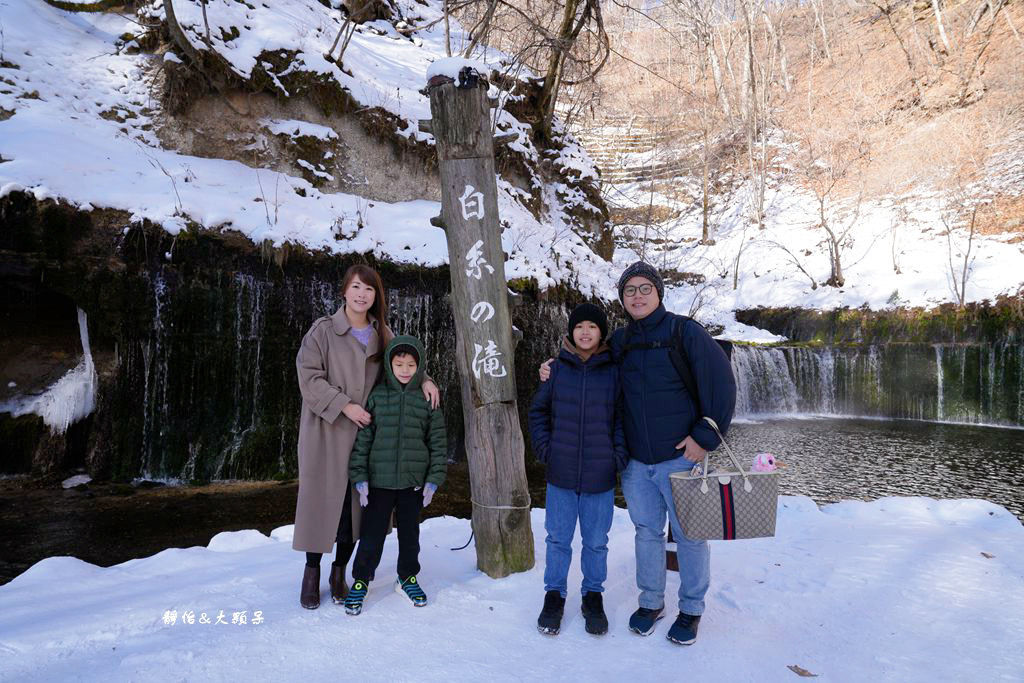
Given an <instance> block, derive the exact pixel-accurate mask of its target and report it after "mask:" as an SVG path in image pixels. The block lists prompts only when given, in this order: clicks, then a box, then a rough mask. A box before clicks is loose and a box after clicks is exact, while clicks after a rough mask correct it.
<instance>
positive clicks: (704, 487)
mask: <svg viewBox="0 0 1024 683" xmlns="http://www.w3.org/2000/svg"><path fill="white" fill-rule="evenodd" d="M704 420H705V421H706V422H707V423H708V424H709V425H711V428H712V429H714V430H715V434H717V435H718V438H719V439H721V441H722V445H723V446H725V452H726V453H727V454H728V455H729V459H730V460H732V464H733V465H735V466H736V469H737V470H738V471H739V473H740V476H741V477H743V490H744V491H746V492H747V493H750V491H751V490H752V489H753V488H754V487H753V486H751V484H750V479H748V478H747V473H746V472H744V471H743V465H741V464H740V461H739V458H737V457H736V454H735V453H733V450H732V448H731V447H730V446H729V442H728V441H726V440H725V437H724V436H722V432H721V431H719V429H718V424H717V423H716V422H715V421H714V420H712V419H711V418H710V417H708V416H707V415H705V416H704ZM709 460H710V455H709V453H708V452H707V451H705V453H704V466H703V468H702V469H703V471H702V472H701V482H700V492H701V493H707V492H708V464H709V463H708V461H709Z"/></svg>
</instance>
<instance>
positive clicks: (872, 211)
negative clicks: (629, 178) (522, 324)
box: [606, 175, 1024, 341]
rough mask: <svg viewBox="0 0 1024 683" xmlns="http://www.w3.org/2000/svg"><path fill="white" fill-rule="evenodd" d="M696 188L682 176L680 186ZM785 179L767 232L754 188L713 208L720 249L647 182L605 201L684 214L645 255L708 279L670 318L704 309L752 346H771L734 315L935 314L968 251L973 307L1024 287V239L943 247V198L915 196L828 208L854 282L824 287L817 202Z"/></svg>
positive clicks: (693, 208) (769, 206)
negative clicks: (757, 220) (756, 212)
mask: <svg viewBox="0 0 1024 683" xmlns="http://www.w3.org/2000/svg"><path fill="white" fill-rule="evenodd" d="M688 181H689V179H686V178H680V179H678V184H679V185H680V186H684V185H685V184H686V183H687V182H688ZM777 181H778V184H777V185H775V186H774V187H772V188H770V189H769V190H768V192H767V194H766V199H765V220H764V229H763V230H759V229H758V228H757V227H756V226H755V225H752V224H751V221H750V219H749V215H750V212H749V208H748V207H749V206H750V200H749V196H748V195H749V192H750V190H751V188H750V186H749V184H747V183H745V184H741V185H740V186H739V189H738V190H737V191H736V193H735V194H734V195H733V198H732V199H731V200H730V201H727V202H723V203H722V204H720V205H719V206H717V207H716V209H715V215H714V217H713V221H714V223H715V225H716V228H717V229H716V230H715V231H714V234H713V235H712V239H713V241H714V244H701V243H700V238H701V214H700V211H699V203H696V204H695V203H693V202H690V201H682V200H680V199H679V198H677V197H670V196H666V195H665V194H663V193H661V192H655V193H654V194H653V197H652V193H651V190H650V186H649V184H646V186H645V184H641V183H630V184H624V185H619V186H617V187H616V188H615V191H614V193H613V194H609V198H610V201H611V202H614V203H616V204H617V205H619V206H620V207H630V206H632V207H639V208H640V209H643V207H645V206H647V205H648V204H649V203H653V204H655V205H657V206H663V207H669V208H670V209H672V210H673V211H676V212H678V214H679V215H678V217H676V218H673V219H670V220H668V221H665V222H660V223H657V224H655V225H653V226H650V227H649V228H648V236H649V238H650V241H649V246H648V250H647V253H646V256H647V258H648V259H649V260H651V261H652V262H654V263H656V264H658V265H659V266H661V267H667V268H671V269H674V270H678V271H682V272H687V273H696V274H699V275H701V276H703V278H704V281H703V282H702V283H700V284H695V285H685V284H683V285H680V286H678V287H675V288H673V289H672V290H671V292H670V294H669V295H668V302H669V304H670V305H671V306H674V310H679V311H683V312H686V311H699V313H698V315H699V317H701V318H702V319H710V320H715V321H716V322H719V323H721V324H723V325H725V326H726V330H727V331H730V330H733V331H735V332H737V333H739V334H741V335H743V336H742V338H747V339H751V340H763V341H768V340H769V338H768V337H763V338H758V337H757V336H756V335H754V337H751V334H750V333H751V332H752V331H751V330H749V328H747V329H746V330H744V329H742V328H741V327H740V326H737V325H736V324H735V322H734V319H733V316H732V311H734V310H737V309H744V308H754V307H757V306H799V307H805V308H816V309H820V310H830V309H834V308H839V307H843V306H848V307H851V308H858V307H860V306H867V307H869V308H871V309H873V310H881V309H885V308H890V307H894V306H920V307H924V308H931V307H933V306H935V305H938V304H941V303H946V302H949V301H954V302H955V301H956V296H955V289H956V288H958V287H960V285H961V284H962V283H961V278H962V275H963V268H964V254H965V253H966V249H967V247H968V245H969V246H970V252H969V256H968V274H967V279H966V288H965V290H966V291H965V301H967V302H972V301H981V300H984V299H988V300H990V301H995V299H996V298H997V297H998V296H1000V295H1005V296H1013V295H1015V294H1017V292H1018V291H1019V290H1020V288H1021V286H1022V285H1024V276H1022V273H1024V248H1022V245H1024V242H1022V238H1021V235H1020V234H1016V233H1003V234H994V235H981V234H977V235H975V236H974V237H973V242H970V238H969V234H968V232H967V230H966V228H965V227H963V226H959V227H955V228H954V230H953V231H952V233H951V236H950V238H949V239H948V240H947V237H946V235H945V233H946V230H947V228H946V226H945V224H944V223H943V215H942V214H943V209H942V201H943V200H942V198H940V197H937V196H935V195H934V194H932V193H917V194H915V195H912V196H906V197H885V198H881V199H879V200H875V201H867V200H864V201H863V202H862V203H861V204H860V205H859V206H857V205H856V203H855V202H854V201H844V202H836V203H835V204H834V205H833V206H831V207H830V208H829V209H828V216H829V218H830V220H833V221H835V224H836V226H837V229H839V230H845V229H846V228H847V226H850V225H852V228H851V229H850V230H849V234H848V235H847V236H846V238H845V239H844V240H842V242H843V245H844V246H843V249H842V252H841V258H842V261H841V262H842V265H843V273H844V275H845V278H846V282H845V284H844V286H842V287H832V286H827V285H825V284H824V283H825V281H826V280H827V279H828V278H829V272H830V268H829V258H828V252H827V248H826V245H825V244H824V240H825V237H826V235H825V232H824V231H823V230H822V229H821V228H820V227H818V226H819V225H820V221H819V218H818V210H819V208H818V205H817V203H816V198H815V197H814V195H813V194H811V193H809V192H807V191H806V190H803V189H801V188H800V187H798V186H797V185H795V184H793V183H792V182H789V181H787V180H786V179H785V177H784V175H782V176H780V177H779V178H778V179H777ZM690 189H691V190H692V192H693V193H694V194H695V195H696V193H697V192H698V189H697V188H690ZM606 191H607V190H606ZM1022 191H1024V183H1022ZM686 194H687V193H686V192H683V195H684V196H685V195H686ZM947 220H948V216H947ZM632 233H633V234H634V235H640V236H642V235H643V227H642V226H636V227H634V228H633V229H632ZM655 240H657V242H655ZM638 251H640V248H639V247H637V248H635V249H631V248H623V249H620V250H619V253H617V254H616V256H615V259H616V261H617V262H619V263H625V262H628V261H630V260H632V259H635V258H637V256H638V253H637V252H638ZM737 258H738V259H739V266H738V271H739V276H738V277H737V278H736V288H735V289H734V288H733V281H734V272H735V271H736V269H737V264H736V260H737Z"/></svg>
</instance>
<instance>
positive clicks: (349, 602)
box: [345, 579, 370, 615]
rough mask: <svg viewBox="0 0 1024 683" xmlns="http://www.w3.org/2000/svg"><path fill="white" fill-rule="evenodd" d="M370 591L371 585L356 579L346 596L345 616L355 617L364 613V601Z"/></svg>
mask: <svg viewBox="0 0 1024 683" xmlns="http://www.w3.org/2000/svg"><path fill="white" fill-rule="evenodd" d="M369 590H370V586H369V584H367V583H366V582H365V581H363V580H361V579H356V580H355V581H354V582H353V583H352V587H351V588H349V589H348V595H346V596H345V614H352V615H355V614H359V613H360V612H362V611H363V600H365V599H366V594H367V593H368V592H369Z"/></svg>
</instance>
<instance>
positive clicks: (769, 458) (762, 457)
mask: <svg viewBox="0 0 1024 683" xmlns="http://www.w3.org/2000/svg"><path fill="white" fill-rule="evenodd" d="M750 471H751V472H774V471H775V456H774V455H772V454H771V453H758V454H757V455H755V456H754V464H753V465H751V466H750Z"/></svg>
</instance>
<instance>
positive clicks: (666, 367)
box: [609, 261, 736, 645]
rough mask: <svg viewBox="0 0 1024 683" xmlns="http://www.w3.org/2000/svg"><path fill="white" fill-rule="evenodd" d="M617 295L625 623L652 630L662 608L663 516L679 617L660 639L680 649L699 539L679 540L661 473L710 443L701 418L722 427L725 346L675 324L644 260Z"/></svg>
mask: <svg viewBox="0 0 1024 683" xmlns="http://www.w3.org/2000/svg"><path fill="white" fill-rule="evenodd" d="M618 285H619V300H620V301H622V305H623V307H624V308H625V310H626V313H628V314H629V316H630V318H632V320H631V321H630V323H629V324H628V325H626V327H624V328H620V329H618V330H616V331H615V332H614V333H613V334H612V335H611V338H610V339H609V346H611V349H612V354H613V355H614V356H615V358H616V359H617V361H618V362H619V369H620V373H621V380H622V385H623V403H624V412H625V418H626V420H625V432H626V443H627V444H628V446H629V456H630V460H629V465H628V466H627V467H626V469H625V471H623V473H622V493H623V495H624V496H625V498H626V505H627V506H628V508H629V516H630V519H632V521H633V525H634V526H635V527H636V583H637V587H638V588H639V589H640V598H639V609H637V611H636V612H634V613H633V616H632V617H631V618H630V620H629V627H630V629H631V630H632V631H633V632H635V633H638V634H640V635H649V634H650V633H652V632H653V631H654V626H655V623H656V622H657V621H658V620H659V619H661V617H662V616H663V613H664V610H665V517H666V514H667V516H668V519H669V523H670V524H671V526H672V535H673V537H674V538H675V540H676V554H677V557H678V559H679V615H678V617H677V618H676V621H675V623H674V624H673V625H672V627H671V628H670V629H669V632H668V638H669V640H671V641H673V642H675V643H679V644H681V645H689V644H691V643H693V642H694V641H695V640H696V639H697V627H698V624H699V623H700V616H701V614H703V612H704V595H705V594H706V593H707V590H708V583H709V581H710V575H711V570H710V552H709V549H708V544H707V542H706V541H691V540H689V539H687V538H686V537H685V536H684V535H683V532H682V529H681V528H680V525H679V520H678V519H677V517H676V512H675V507H674V505H673V503H672V487H671V485H670V484H669V478H668V475H669V473H671V472H680V471H685V470H690V469H691V468H692V467H693V464H694V463H697V462H701V461H702V460H703V458H704V454H705V452H706V451H709V450H714V449H715V448H717V447H718V445H719V438H718V436H717V435H716V434H715V432H714V430H713V429H712V428H711V427H710V426H709V425H708V424H707V423H706V422H704V421H703V420H702V419H701V416H703V415H707V416H708V417H711V418H712V419H714V420H715V422H717V423H718V426H719V427H720V428H721V429H722V431H723V433H724V432H725V431H726V430H727V429H728V428H729V423H730V422H731V421H732V414H733V410H734V407H735V404H736V381H735V379H734V378H733V374H732V368H731V366H730V363H729V359H728V357H727V356H726V355H725V352H724V351H723V350H722V349H721V347H719V345H718V343H717V342H716V341H715V340H714V339H713V338H712V337H711V335H710V334H708V333H707V331H706V330H705V329H704V328H703V327H702V326H701V325H699V324H698V323H696V322H694V321H692V320H689V319H683V320H678V321H677V320H676V318H677V316H675V315H674V314H672V313H669V312H668V311H666V310H665V306H664V305H663V304H662V298H663V297H664V294H665V288H664V285H663V284H662V280H661V276H660V275H659V274H658V271H657V270H656V269H655V268H654V267H653V266H651V265H649V264H647V263H644V262H643V261H637V262H636V263H634V264H632V265H631V266H629V267H628V268H626V270H625V271H624V272H623V273H622V276H621V277H620V278H619V283H618ZM676 330H678V333H681V337H682V344H683V348H684V350H685V351H686V356H687V357H688V358H689V364H690V368H691V370H692V373H693V376H694V380H695V381H696V384H697V393H698V394H699V397H700V405H697V404H696V402H695V401H694V400H693V398H692V397H691V396H690V394H689V392H688V391H687V389H686V386H685V384H684V383H683V380H682V379H681V378H680V376H679V372H678V371H677V370H676V368H675V366H674V365H673V364H672V360H671V357H670V348H671V346H672V344H674V343H675V341H676V336H677V334H678V333H677V332H676Z"/></svg>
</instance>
